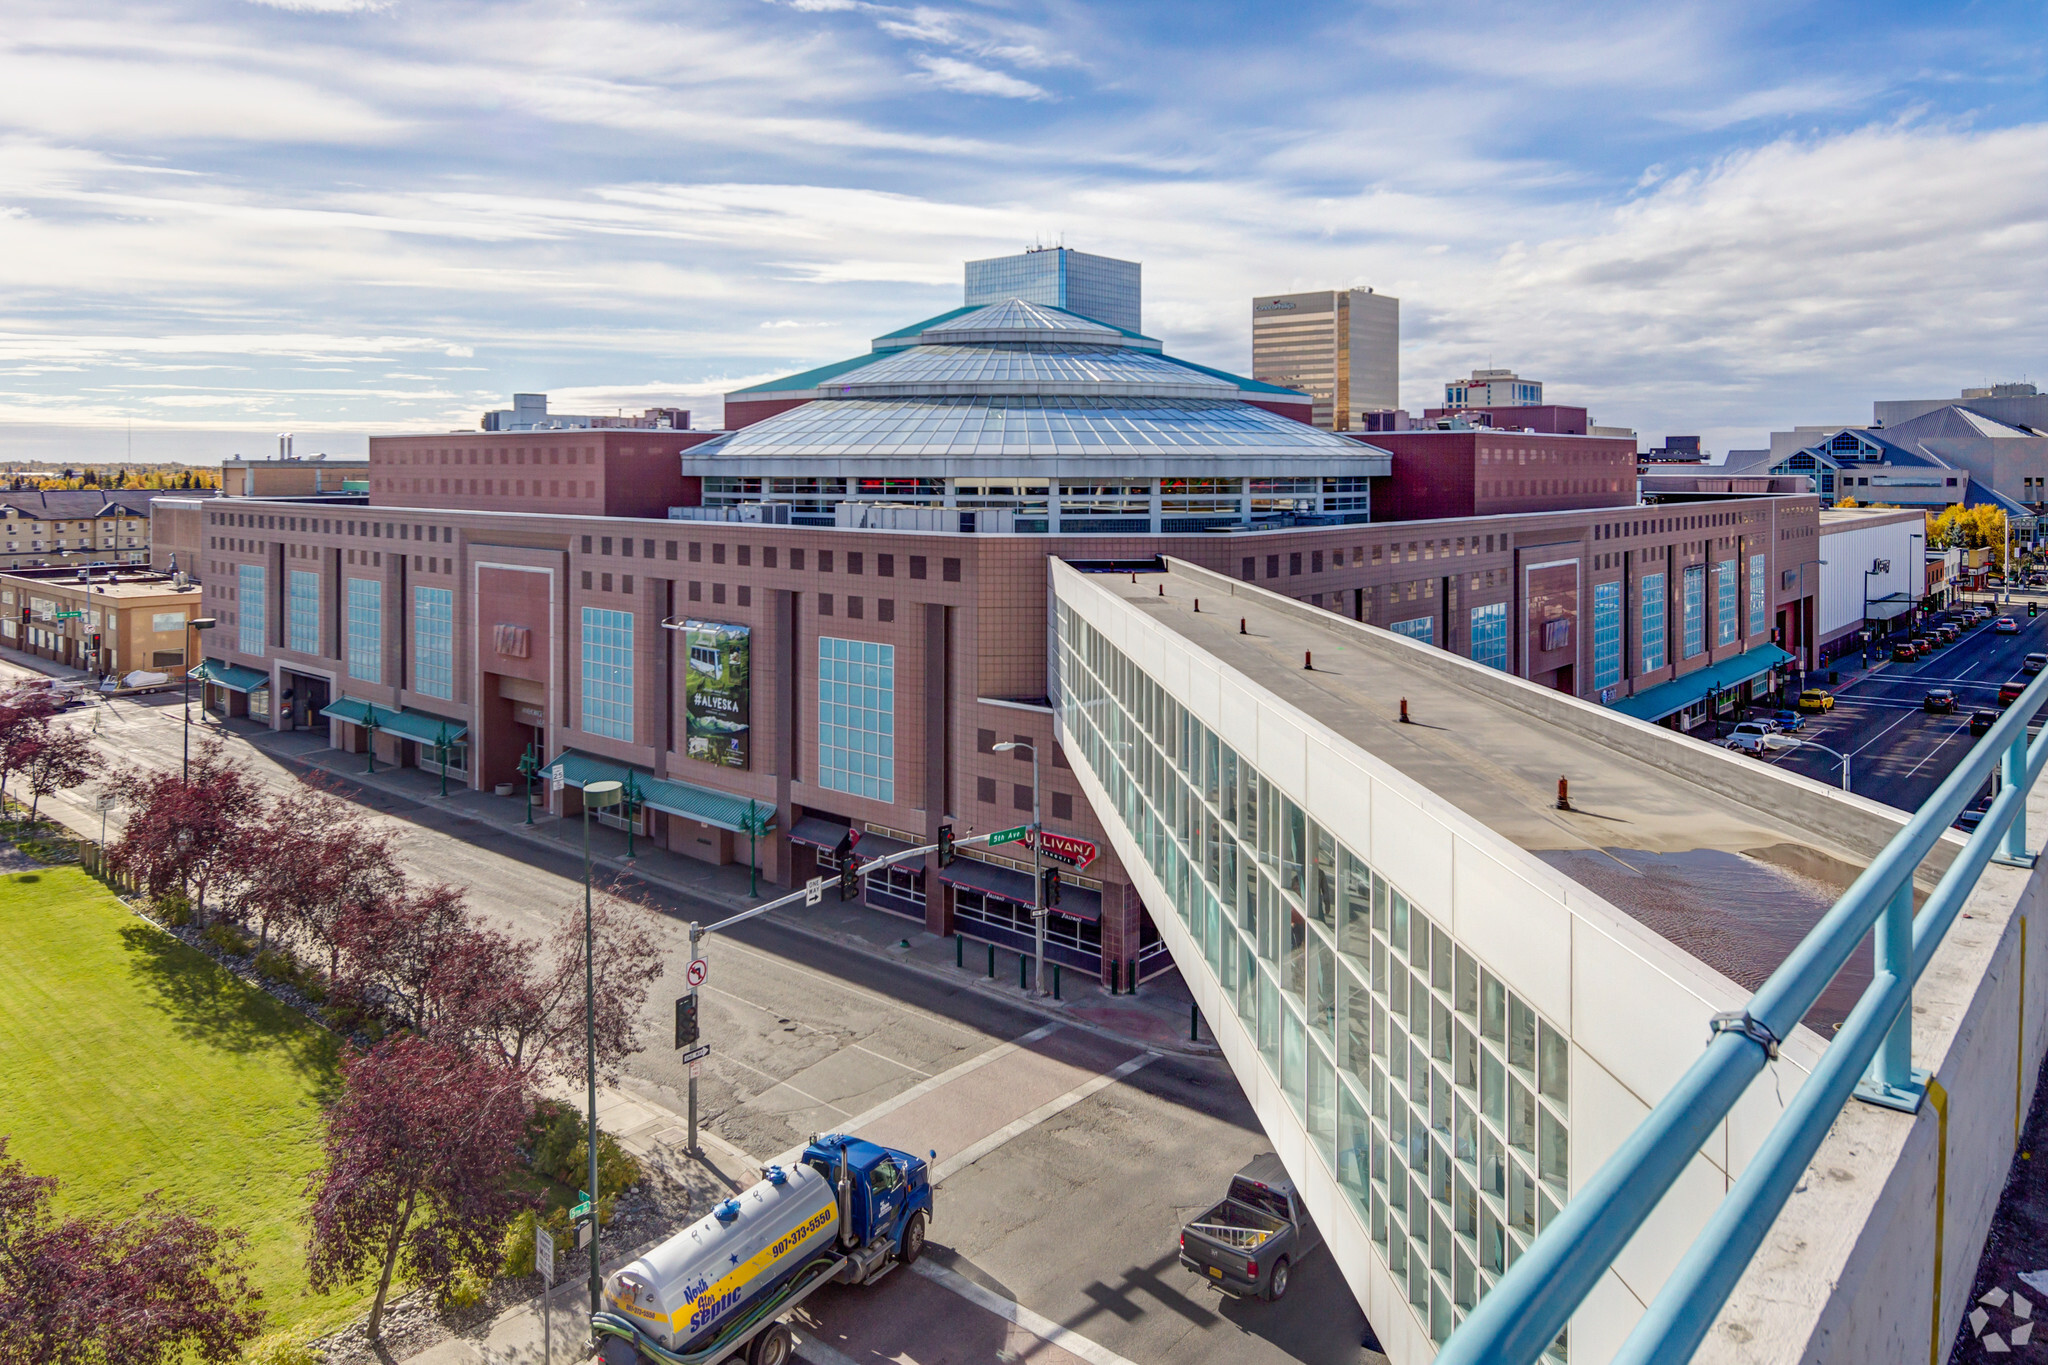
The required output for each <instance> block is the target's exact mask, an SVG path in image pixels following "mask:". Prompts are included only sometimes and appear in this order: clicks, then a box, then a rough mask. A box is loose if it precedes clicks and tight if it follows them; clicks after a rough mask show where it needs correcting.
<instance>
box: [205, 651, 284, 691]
mask: <svg viewBox="0 0 2048 1365" xmlns="http://www.w3.org/2000/svg"><path fill="white" fill-rule="evenodd" d="M192 676H193V677H195V678H197V679H199V680H200V681H201V682H210V683H219V684H220V685H221V686H222V687H225V688H226V689H227V690H228V691H230V692H254V691H255V690H256V689H258V688H259V687H268V686H270V675H269V674H268V673H265V672H264V671H263V670H261V669H258V668H244V667H242V666H241V665H240V664H228V663H222V662H221V661H220V660H219V659H207V660H205V661H204V662H202V663H201V664H200V665H199V667H197V668H195V669H193V670H192Z"/></svg>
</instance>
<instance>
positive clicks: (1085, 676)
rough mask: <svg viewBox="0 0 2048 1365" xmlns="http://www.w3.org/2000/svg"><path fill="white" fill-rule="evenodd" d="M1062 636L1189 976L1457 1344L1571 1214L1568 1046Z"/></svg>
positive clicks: (1114, 667)
mask: <svg viewBox="0 0 2048 1365" xmlns="http://www.w3.org/2000/svg"><path fill="white" fill-rule="evenodd" d="M1619 609H1620V605H1619V596H1618V595H1617V596H1616V598H1615V611H1616V612H1617V613H1618V612H1619ZM1502 617H1503V622H1502V630H1503V631H1505V611H1504V610H1503V611H1502ZM1055 618H1056V620H1055V625H1056V630H1057V637H1058V638H1057V648H1058V655H1057V659H1058V662H1057V673H1056V677H1057V680H1058V683H1057V687H1058V696H1057V698H1056V700H1055V704H1056V705H1057V706H1058V707H1059V710H1060V715H1061V719H1062V723H1063V725H1064V726H1065V729H1066V732H1067V734H1069V735H1070V736H1071V742H1070V744H1069V746H1068V757H1069V759H1070V761H1072V762H1073V763H1074V765H1075V766H1076V767H1077V768H1080V767H1085V768H1086V769H1087V770H1088V771H1089V772H1090V773H1091V774H1093V775H1094V777H1095V778H1096V780H1097V782H1098V783H1099V784H1100V786H1101V788H1102V790H1103V792H1104V793H1105V794H1106V797H1107V802H1108V804H1109V806H1110V807H1111V809H1112V812H1113V814H1114V815H1115V817H1116V818H1117V819H1118V820H1120V821H1121V822H1122V824H1123V826H1124V828H1125V830H1126V831H1127V832H1128V833H1129V835H1130V842H1131V843H1132V844H1133V845H1134V846H1135V847H1136V848H1137V849H1139V850H1140V856H1141V857H1142V860H1143V861H1144V863H1145V864H1146V865H1147V866H1148V867H1149V868H1150V870H1151V872H1152V873H1153V875H1154V877H1155V878H1156V879H1157V881H1158V883H1159V885H1160V886H1161V887H1162V888H1163V889H1164V894H1163V896H1162V897H1161V903H1160V904H1158V905H1155V906H1153V907H1152V909H1153V912H1154V914H1155V915H1158V916H1161V917H1164V916H1169V915H1170V916H1174V917H1177V918H1178V919H1179V920H1180V921H1181V923H1182V924H1183V925H1184V926H1185V927H1186V929H1187V931H1188V934H1189V936H1190V938H1191V939H1192V940H1193V942H1194V943H1195V945H1196V949H1195V952H1194V953H1193V954H1192V955H1191V956H1189V957H1187V958H1184V959H1182V960H1180V961H1179V962H1178V965H1179V967H1180V969H1181V970H1182V972H1183V973H1194V972H1198V971H1204V970H1206V971H1209V972H1211V973H1212V974H1213V975H1214V978H1215V980H1216V982H1217V985H1218V987H1219V992H1218V999H1219V1000H1220V1001H1221V1004H1222V1007H1223V1008H1224V1009H1225V1010H1228V1011H1231V1012H1232V1013H1234V1015H1235V1017H1236V1019H1237V1021H1238V1022H1239V1023H1240V1024H1242V1025H1243V1027H1244V1030H1245V1032H1246V1033H1247V1034H1248V1035H1249V1036H1250V1038H1251V1039H1252V1042H1253V1044H1254V1048H1255V1051H1256V1054H1257V1059H1258V1060H1257V1062H1256V1063H1255V1064H1258V1065H1263V1066H1264V1067H1265V1068H1266V1070H1267V1072H1268V1073H1269V1080H1270V1083H1271V1084H1272V1085H1273V1086H1274V1087H1275V1088H1277V1089H1278V1090H1279V1091H1280V1092H1281V1093H1282V1094H1283V1095H1285V1097H1286V1099H1287V1103H1288V1108H1289V1110H1290V1111H1291V1112H1292V1113H1293V1114H1295V1115H1296V1117H1298V1118H1299V1119H1300V1120H1301V1123H1302V1127H1303V1129H1304V1131H1305V1133H1306V1134H1307V1138H1308V1146H1309V1150H1310V1151H1312V1152H1313V1153H1314V1158H1313V1159H1315V1160H1319V1161H1321V1162H1322V1163H1323V1164H1324V1166H1325V1167H1326V1168H1327V1169H1328V1171H1329V1172H1330V1174H1331V1175H1332V1176H1333V1177H1334V1178H1335V1180H1336V1183H1337V1186H1338V1188H1339V1189H1340V1190H1341V1191H1342V1192H1343V1195H1344V1197H1345V1198H1346V1199H1347V1200H1348V1202H1349V1204H1350V1209H1351V1212H1352V1213H1353V1214H1354V1215H1355V1216H1356V1217H1357V1218H1358V1220H1359V1223H1360V1224H1361V1225H1362V1226H1363V1227H1364V1228H1365V1229H1366V1231H1367V1233H1368V1234H1369V1236H1370V1238H1371V1241H1372V1244H1373V1247H1374V1249H1375V1253H1376V1254H1377V1255H1378V1256H1379V1257H1380V1259H1381V1262H1382V1263H1383V1265H1384V1266H1385V1268H1386V1270H1387V1271H1388V1273H1389V1274H1390V1275H1391V1276H1393V1277H1394V1278H1395V1280H1396V1281H1397V1283H1399V1284H1400V1285H1401V1287H1402V1289H1403V1291H1404V1292H1403V1298H1405V1300H1406V1301H1407V1303H1408V1305H1409V1308H1410V1310H1411V1311H1412V1312H1413V1313H1414V1315H1415V1320H1416V1322H1417V1324H1418V1325H1419V1326H1420V1327H1421V1329H1422V1330H1424V1331H1426V1332H1428V1333H1429V1334H1430V1337H1431V1339H1432V1340H1435V1341H1439V1342H1441V1341H1442V1340H1444V1339H1445V1338H1446V1337H1447V1336H1448V1335H1449V1334H1450V1332H1451V1331H1452V1329H1453V1328H1455V1327H1456V1325H1457V1323H1458V1322H1459V1320H1460V1319H1462V1318H1463V1316H1464V1315H1465V1314H1466V1313H1468V1312H1470V1311H1471V1309H1472V1308H1473V1306H1474V1305H1475V1304H1476V1303H1477V1302H1478V1301H1479V1299H1480V1298H1481V1297H1482V1296H1483V1295H1484V1294H1485V1293H1486V1292H1487V1291H1488V1290H1489V1289H1490V1288H1492V1287H1493V1285H1494V1284H1495V1283H1496V1282H1497V1281H1498V1280H1499V1278H1500V1276H1501V1275H1502V1274H1503V1273H1504V1272H1505V1271H1506V1269H1507V1267H1508V1266H1509V1265H1510V1264H1511V1263H1512V1262H1513V1260H1514V1259H1515V1257H1517V1256H1518V1255H1520V1254H1521V1253H1522V1252H1523V1251H1525V1250H1527V1248H1528V1246H1529V1243H1530V1241H1531V1239H1533V1238H1534V1237H1535V1236H1536V1234H1537V1233H1538V1232H1540V1231H1541V1230H1542V1229H1543V1228H1544V1227H1545V1226H1546V1225H1547V1224H1548V1223H1549V1221H1550V1220H1551V1219H1552V1218H1554V1217H1556V1215H1557V1213H1558V1211H1559V1210H1560V1209H1561V1208H1563V1207H1564V1204H1565V1200H1566V1196H1567V1193H1568V1191H1569V1190H1570V1165H1571V1163H1570V1157H1571V1151H1570V1146H1571V1143H1570V1138H1571V1128H1570V1119H1571V1107H1570V1101H1571V1085H1570V1061H1571V1057H1570V1051H1571V1050H1570V1045H1569V1039H1568V1038H1567V1037H1566V1035H1565V1034H1564V1032H1563V1031H1562V1030H1561V1029H1558V1028H1557V1027H1555V1026H1554V1025H1553V1024H1551V1023H1550V1022H1549V1021H1548V1020H1546V1019H1544V1018H1543V1017H1542V1015H1541V1014H1540V1013H1539V1012H1538V1011H1537V1010H1536V1009H1535V1008H1534V1007H1533V1006H1532V1005H1531V1004H1530V1003H1529V1002H1528V1001H1526V1000H1524V999H1522V998H1521V997H1520V996H1518V995H1516V994H1515V993H1514V992H1513V991H1512V990H1510V989H1509V988H1508V987H1507V985H1506V983H1505V982H1503V981H1502V980H1501V979H1500V978H1499V977H1497V976H1496V975H1494V973H1493V971H1492V970H1491V968H1490V966H1489V964H1488V963H1486V962H1484V961H1482V960H1481V959H1480V958H1479V957H1478V956H1477V955H1475V954H1474V953H1472V952H1471V951H1470V950H1469V949H1468V948H1467V947H1466V946H1465V945H1464V944H1462V943H1460V942H1458V941H1457V940H1456V939H1454V938H1453V937H1452V936H1451V933H1450V928H1449V921H1448V918H1447V917H1445V916H1443V915H1441V914H1439V913H1435V912H1433V911H1432V910H1431V909H1430V908H1429V907H1425V906H1423V905H1420V904H1418V903H1416V902H1415V901H1414V900H1413V899H1411V898H1410V897H1409V896H1408V895H1407V894H1406V892H1405V891H1403V889H1402V888H1400V887H1398V886H1395V885H1394V884H1393V883H1391V882H1390V881H1389V880H1388V879H1387V878H1386V877H1385V876H1384V875H1383V874H1382V873H1381V872H1380V871H1379V870H1378V869H1376V868H1374V867H1372V866H1371V865H1369V864H1368V863H1367V862H1366V861H1365V860H1364V859H1362V858H1360V857H1359V856H1358V855H1357V854H1356V853H1354V852H1353V851H1352V850H1351V849H1349V848H1347V847H1346V846H1345V845H1344V844H1343V843H1342V842H1341V841H1340V840H1338V839H1337V838H1336V837H1335V836H1334V835H1333V834H1332V833H1331V832H1330V831H1328V830H1325V829H1322V828H1321V827H1320V826H1319V825H1318V824H1317V823H1316V820H1315V815H1314V812H1313V811H1308V810H1304V809H1302V808H1300V807H1298V806H1297V805H1296V804H1295V803H1294V802H1293V800H1292V799H1290V798H1289V796H1288V795H1287V794H1286V792H1284V791H1283V790H1281V789H1280V788H1279V787H1278V786H1277V785H1276V784H1275V783H1273V782H1271V781H1270V780H1268V779H1267V777H1266V776H1265V775H1264V774H1263V773H1261V772H1260V771H1259V770H1258V769H1257V768H1255V767H1254V766H1252V764H1251V763H1250V762H1249V761H1248V760H1247V759H1246V758H1245V757H1244V756H1242V755H1240V754H1238V753H1237V752H1236V751H1235V750H1233V749H1232V748H1231V747H1230V745H1228V744H1227V743H1225V742H1224V741H1223V739H1222V737H1221V736H1219V735H1217V734H1216V733H1214V732H1212V731H1211V730H1209V729H1208V727H1206V726H1205V725H1203V724H1202V723H1201V722H1200V721H1199V720H1197V719H1196V718H1195V717H1194V716H1192V715H1190V714H1189V713H1188V712H1187V711H1186V710H1185V709H1184V708H1182V707H1181V706H1180V704H1179V703H1178V702H1176V701H1175V700H1174V698H1173V696H1172V694H1171V693H1169V692H1168V691H1167V690H1166V689H1165V688H1164V687H1162V686H1161V685H1160V684H1159V683H1158V682H1156V681H1155V680H1154V679H1152V678H1150V677H1149V676H1147V675H1146V674H1144V673H1143V672H1141V671H1140V670H1139V669H1138V668H1137V666H1136V665H1135V664H1134V663H1133V662H1132V661H1131V659H1130V658H1129V657H1128V656H1126V655H1125V654H1123V653H1122V651H1120V650H1119V649H1117V648H1116V646H1115V645H1114V644H1112V643H1111V642H1110V641H1109V640H1108V639H1107V638H1106V637H1105V636H1104V635H1103V634H1102V633H1101V632H1100V631H1098V630H1097V629H1096V628H1095V627H1094V626H1092V625H1090V624H1089V623H1088V622H1087V621H1085V620H1083V619H1081V618H1080V617H1079V616H1078V614H1076V613H1075V612H1074V611H1073V610H1072V608H1071V607H1069V606H1068V605H1067V604H1066V603H1063V602H1062V603H1056V604H1055ZM1425 619H1426V618H1425ZM1473 636H1474V639H1475V641H1476V640H1477V639H1479V631H1478V629H1477V627H1476V622H1475V629H1474V632H1473ZM1104 818H1105V819H1107V818H1108V814H1105V817H1104ZM1149 903H1150V899H1149V896H1148V904H1149ZM1548 1358H1549V1359H1551V1360H1558V1361H1562V1360H1564V1359H1565V1358H1566V1342H1565V1341H1564V1339H1563V1338H1560V1339H1559V1341H1558V1342H1556V1343H1554V1344H1553V1345H1552V1347H1551V1348H1550V1352H1549V1356H1548Z"/></svg>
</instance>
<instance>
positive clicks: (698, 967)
mask: <svg viewBox="0 0 2048 1365" xmlns="http://www.w3.org/2000/svg"><path fill="white" fill-rule="evenodd" d="M709 975H711V964H710V963H709V962H706V961H705V960H704V959H703V958H701V957H700V958H696V959H694V960H692V961H691V963H690V970H689V973H688V976H689V981H690V984H691V985H692V986H701V985H703V984H704V978H705V977H707V976H709Z"/></svg>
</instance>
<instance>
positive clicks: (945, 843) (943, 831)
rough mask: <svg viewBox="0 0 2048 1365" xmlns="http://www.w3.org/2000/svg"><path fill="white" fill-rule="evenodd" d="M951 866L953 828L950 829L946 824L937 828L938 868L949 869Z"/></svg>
mask: <svg viewBox="0 0 2048 1365" xmlns="http://www.w3.org/2000/svg"><path fill="white" fill-rule="evenodd" d="M952 865H953V827H952V826H951V825H950V824H947V825H940V826H939V866H940V867H951V866H952Z"/></svg>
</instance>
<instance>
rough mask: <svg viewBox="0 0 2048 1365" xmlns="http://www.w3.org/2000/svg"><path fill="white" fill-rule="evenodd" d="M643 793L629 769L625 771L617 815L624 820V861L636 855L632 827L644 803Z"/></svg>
mask: <svg viewBox="0 0 2048 1365" xmlns="http://www.w3.org/2000/svg"><path fill="white" fill-rule="evenodd" d="M645 795H646V794H645V793H644V792H642V791H641V790H640V780H639V778H637V777H635V776H634V775H633V772H632V770H631V769H628V770H627V771H626V789H625V791H624V792H622V793H621V794H620V796H619V814H620V815H622V816H624V817H625V820H626V861H628V862H631V861H633V859H634V858H636V857H637V856H638V855H637V854H635V853H634V852H633V825H634V822H635V821H636V820H637V819H638V818H639V815H640V811H641V809H642V807H644V806H645V805H646V804H647V803H646V799H645Z"/></svg>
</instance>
